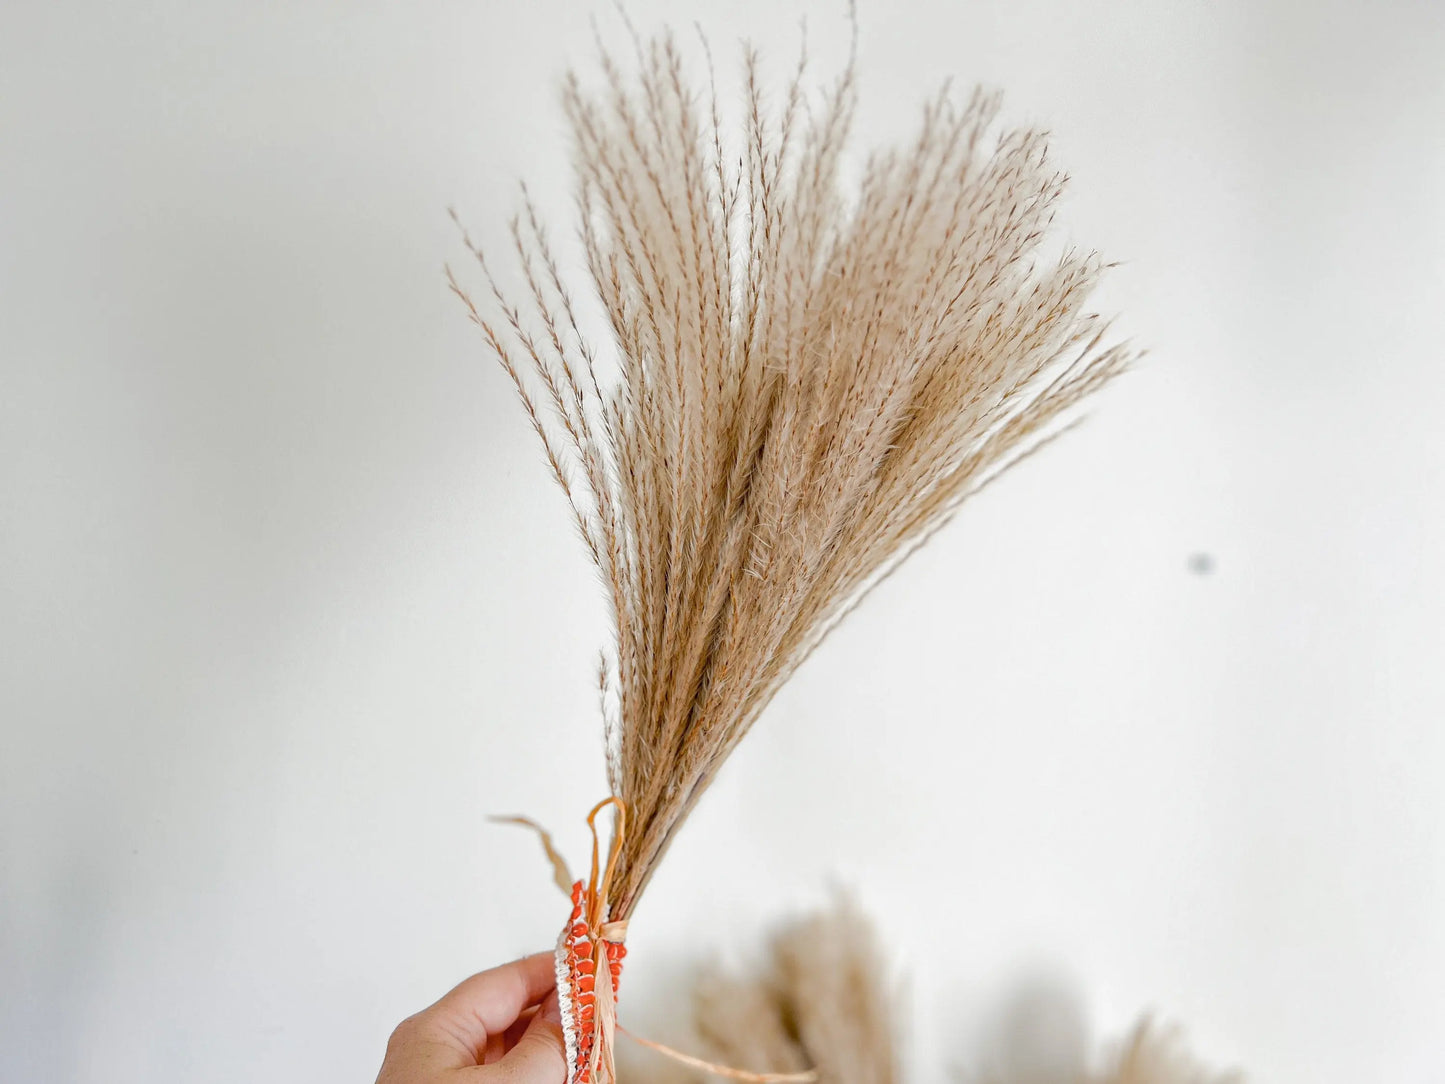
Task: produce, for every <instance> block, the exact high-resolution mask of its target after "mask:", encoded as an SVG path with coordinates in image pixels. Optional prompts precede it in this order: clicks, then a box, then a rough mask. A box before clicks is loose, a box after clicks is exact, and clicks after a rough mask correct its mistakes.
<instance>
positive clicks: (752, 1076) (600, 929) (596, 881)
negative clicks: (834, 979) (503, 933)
mask: <svg viewBox="0 0 1445 1084" xmlns="http://www.w3.org/2000/svg"><path fill="white" fill-rule="evenodd" d="M608 806H612V807H613V810H614V817H615V820H614V822H613V830H612V841H611V843H610V845H609V846H608V849H607V861H606V863H605V864H603V863H602V862H601V845H600V843H599V841H598V838H597V815H598V814H599V813H601V812H602V811H603V810H604V809H606V808H607V807H608ZM492 819H493V820H497V821H502V822H504V823H507V824H519V825H522V826H523V827H526V828H530V829H532V830H533V831H534V832H536V833H537V835H538V836H540V837H541V840H542V847H543V849H544V850H546V852H547V857H548V859H550V860H551V863H552V874H553V879H554V880H555V881H556V883H557V887H559V888H560V889H561V890H562V891H563V892H565V893H567V895H568V896H570V897H571V900H572V912H571V914H570V915H569V916H568V918H567V924H566V926H564V927H563V929H562V934H561V936H560V937H559V938H558V939H557V957H556V968H557V1001H558V1005H559V1006H560V1008H561V1010H562V1037H563V1041H564V1044H565V1046H566V1054H567V1084H615V1079H616V1078H615V1075H614V1073H613V1068H612V1060H613V1059H612V1048H613V1041H614V1034H615V1032H618V1031H621V1032H622V1033H623V1034H624V1035H626V1036H627V1037H628V1038H629V1039H632V1040H633V1041H634V1042H637V1043H640V1044H641V1045H643V1046H646V1047H648V1048H649V1049H652V1050H656V1051H658V1052H659V1053H661V1054H664V1055H666V1056H667V1057H669V1058H672V1059H674V1060H675V1061H679V1062H682V1063H683V1064H684V1065H689V1066H691V1067H692V1068H694V1069H702V1070H704V1071H706V1072H709V1073H714V1074H716V1075H718V1076H723V1077H730V1078H731V1079H733V1080H744V1081H751V1082H753V1084H810V1082H812V1081H816V1080H817V1079H818V1074H817V1073H816V1072H815V1071H813V1070H808V1071H807V1072H802V1073H754V1072H749V1071H748V1070H745V1069H732V1068H729V1067H727V1066H725V1065H714V1064H713V1063H711V1062H707V1061H703V1060H702V1059H700V1058H694V1057H692V1056H691V1055H688V1054H684V1053H682V1052H680V1051H677V1050H673V1049H671V1048H670V1047H666V1046H663V1045H662V1044H661V1043H655V1042H652V1041H651V1040H649V1039H643V1038H640V1037H639V1036H636V1035H633V1034H632V1033H631V1032H629V1031H627V1030H626V1029H624V1028H622V1027H621V1025H619V1024H618V1023H617V985H618V982H619V981H620V980H621V978H622V960H623V958H624V957H625V956H626V955H627V946H626V945H625V944H623V942H624V941H626V939H627V920H626V919H612V918H611V917H610V916H609V914H608V911H609V907H610V904H611V901H610V899H609V896H608V893H609V892H610V890H611V887H612V874H613V871H614V868H615V866H616V863H617V855H618V853H619V852H620V851H621V849H622V841H623V838H624V837H625V835H626V832H627V806H626V804H625V803H624V802H623V801H622V799H621V798H617V797H610V798H604V799H603V800H602V801H600V802H598V803H597V804H596V805H595V806H593V807H592V811H591V812H590V813H588V814H587V827H588V828H589V829H590V830H591V832H592V867H591V870H590V871H589V874H588V877H587V880H585V881H573V880H572V877H571V874H569V873H568V872H567V863H566V862H565V861H564V860H563V859H562V856H561V854H560V853H559V852H558V851H557V848H556V846H555V845H554V844H553V842H552V837H551V835H550V834H549V833H548V832H547V830H546V829H545V828H543V827H542V826H541V825H539V824H538V823H537V822H536V821H533V820H531V819H530V818H528V817H494V818H492Z"/></svg>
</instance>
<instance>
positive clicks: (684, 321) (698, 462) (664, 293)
mask: <svg viewBox="0 0 1445 1084" xmlns="http://www.w3.org/2000/svg"><path fill="white" fill-rule="evenodd" d="M633 44H634V47H635V64H636V70H635V72H634V73H633V74H630V75H629V74H626V73H625V72H624V70H623V67H622V66H621V64H620V63H619V62H618V61H617V60H615V59H614V58H613V57H611V56H610V55H608V54H607V53H606V52H605V51H604V53H603V56H602V62H601V64H602V73H603V76H604V78H603V82H602V85H601V87H600V88H598V89H596V90H589V89H586V88H584V87H583V85H582V83H581V82H580V81H579V79H578V78H577V77H576V76H575V75H572V76H569V78H568V80H567V83H566V90H565V104H566V111H567V116H568V118H569V120H570V122H571V128H572V133H573V138H574V142H575V158H576V164H577V195H578V203H579V206H580V211H581V241H582V248H583V251H584V253H585V257H586V262H587V267H588V269H589V271H590V273H591V280H592V281H591V284H590V286H591V289H593V290H595V292H596V294H597V296H598V298H599V299H600V301H601V304H602V308H603V310H604V312H605V315H606V320H607V323H608V326H609V329H610V333H611V341H610V342H609V343H608V344H607V346H606V348H605V349H601V348H599V347H598V346H597V345H596V344H594V343H592V342H590V341H589V340H588V338H587V337H586V336H585V335H584V334H583V333H582V331H581V327H580V325H581V323H582V321H581V320H580V319H579V316H578V309H577V306H576V303H575V302H574V298H573V294H572V292H571V291H572V287H571V286H569V284H567V283H565V282H564V281H563V279H562V276H561V274H560V272H559V265H558V260H557V258H556V256H555V255H554V252H553V249H552V247H551V243H550V241H549V239H548V235H547V231H546V230H545V229H544V227H543V225H542V222H541V216H540V215H539V213H538V212H537V209H536V208H535V207H534V206H533V205H532V203H531V201H530V199H529V198H526V197H525V193H524V210H523V212H522V213H521V214H520V215H518V216H517V217H516V218H515V219H514V220H513V222H512V240H513V243H514V247H515V249H516V255H517V258H518V260H519V262H520V267H521V271H522V274H523V276H524V278H525V282H526V291H527V294H528V302H527V304H526V305H525V307H524V306H519V305H517V304H514V303H513V302H512V301H510V300H509V299H508V297H507V296H506V294H505V293H504V291H502V290H501V289H500V288H499V287H498V285H497V283H496V281H495V280H494V278H493V276H492V273H491V272H490V270H488V269H487V264H486V261H485V259H484V257H483V254H482V253H481V251H480V250H478V249H477V248H476V247H475V246H474V245H472V243H471V241H470V240H468V241H467V245H468V247H469V248H470V249H471V250H472V251H473V252H474V254H475V255H476V256H477V258H478V260H479V261H480V262H481V265H482V270H483V274H484V277H485V279H486V281H487V283H488V284H489V288H490V299H489V300H488V301H487V302H486V303H476V302H473V301H472V300H471V298H470V297H469V296H468V294H467V293H466V291H465V290H464V289H463V288H462V286H461V285H460V284H459V282H458V280H457V279H456V278H455V277H454V276H452V275H451V273H450V271H449V272H448V274H449V279H450V282H451V285H452V287H453V289H454V290H455V291H456V293H457V294H458V296H460V297H461V298H462V299H463V301H464V302H465V303H466V305H467V307H468V311H469V312H470V314H471V317H472V319H473V320H474V321H475V322H476V323H477V324H478V325H479V326H480V327H481V328H482V331H483V333H484V335H485V338H486V341H487V343H488V344H489V345H490V347H491V350H492V351H493V352H494V353H495V354H496V356H497V357H498V358H499V359H500V361H501V363H502V365H503V366H504V368H505V369H506V371H507V373H508V374H509V375H510V377H511V379H512V381H513V382H514V383H515V385H516V389H517V391H518V393H519V394H520V396H521V399H522V402H523V405H524V407H525V409H526V411H527V414H528V416H529V417H530V419H531V421H532V424H533V426H534V427H535V429H536V431H537V434H538V436H539V437H540V438H541V441H542V446H543V449H544V451H545V454H546V457H547V460H548V463H549V464H550V467H551V470H552V473H553V474H554V476H555V477H556V479H557V481H558V483H559V484H560V485H561V487H562V489H563V491H564V492H565V494H566V496H567V499H568V501H569V503H570V505H571V508H572V512H573V515H574V516H575V520H576V525H577V528H578V530H579V532H580V534H581V536H582V538H583V540H584V542H585V544H586V547H587V550H588V552H589V554H590V555H591V558H592V560H593V561H594V562H595V563H596V565H597V568H598V570H599V571H600V573H601V576H602V579H603V582H604V583H605V584H606V587H607V593H608V596H609V602H610V608H611V619H612V621H613V623H614V624H615V629H616V637H615V644H614V645H613V650H611V651H610V652H606V653H604V656H603V660H602V665H601V669H600V682H601V686H602V691H603V702H604V717H605V727H606V733H607V747H608V776H609V783H610V786H611V788H612V792H613V794H614V795H616V796H617V797H619V798H621V799H622V800H623V801H624V802H625V803H626V808H627V811H628V816H627V831H626V834H625V838H624V839H623V841H622V845H621V852H620V855H619V857H618V862H617V868H616V871H615V877H614V879H613V881H612V893H611V897H610V899H609V901H608V903H609V909H608V913H609V915H610V917H611V918H612V919H614V920H618V919H623V920H625V919H626V918H627V917H628V916H629V915H630V914H631V912H632V910H633V908H634V906H635V905H636V903H637V900H638V898H639V896H640V894H641V893H642V891H643V889H644V888H645V886H646V885H647V882H648V879H649V878H650V876H651V875H652V872H653V871H654V869H655V868H656V866H657V863H658V861H659V860H660V858H661V857H662V855H663V853H664V852H665V851H666V849H667V847H668V846H669V844H670V843H671V842H672V840H673V838H674V835H675V833H676V831H677V828H678V827H679V825H680V824H681V823H682V821H683V819H684V818H685V817H686V815H687V814H688V812H689V811H690V810H691V808H692V807H693V805H694V803H695V802H696V801H697V800H698V798H699V796H700V795H701V794H702V793H703V791H704V790H705V789H706V788H707V786H708V784H709V782H710V781H711V780H712V778H713V777H714V775H715V774H716V772H717V770H718V768H719V767H720V765H721V764H722V763H723V761H724V760H725V759H726V757H727V756H728V754H729V753H730V752H731V751H732V749H733V748H734V747H735V746H736V745H737V743H738V742H739V741H740V740H741V739H742V738H743V736H744V735H746V733H747V732H748V729H749V727H750V726H751V725H752V723H753V721H754V720H755V719H756V718H757V716H758V714H759V713H760V712H761V711H762V710H763V708H764V707H765V706H766V705H767V703H768V702H769V700H770V699H771V698H772V697H773V695H774V693H775V692H776V691H777V689H778V687H779V686H780V685H781V684H782V683H783V682H784V681H785V680H786V679H787V678H788V676H789V675H790V674H792V673H793V671H794V670H795V669H796V668H797V667H798V665H799V664H800V663H801V662H802V661H803V660H804V659H805V658H806V657H807V656H808V654H809V652H811V651H812V650H813V649H814V648H815V647H816V646H817V645H818V643H819V642H820V641H821V640H822V639H823V638H824V637H825V636H826V635H827V633H828V632H829V630H830V629H831V628H832V627H833V626H834V625H835V624H836V623H837V622H838V621H839V620H840V619H841V618H842V617H843V616H844V615H845V614H846V613H847V612H848V610H849V609H850V608H851V607H852V606H853V605H854V604H856V603H857V601H858V600H859V598H860V597H861V596H862V595H863V594H864V593H865V592H867V591H868V590H869V589H870V588H871V587H872V586H874V585H875V584H877V583H878V581H879V580H880V579H882V578H883V577H884V576H886V575H887V574H888V572H889V571H890V570H891V569H892V568H894V567H895V566H896V565H897V564H898V563H899V562H900V561H902V560H903V559H904V558H905V557H906V556H907V555H908V554H909V553H910V552H911V551H912V550H913V549H914V548H915V547H916V546H918V545H919V544H921V543H922V542H923V541H924V540H925V539H927V538H928V537H929V535H930V534H931V533H932V532H933V531H935V530H937V529H938V527H939V526H941V525H942V524H943V523H944V522H945V521H946V520H948V518H949V517H950V516H951V515H952V514H953V513H954V511H955V510H956V509H957V508H958V506H959V504H960V502H962V501H963V500H965V499H966V498H967V497H969V496H970V495H972V494H974V493H976V492H977V491H978V490H979V489H980V488H982V487H983V486H984V485H986V484H987V483H988V482H989V481H990V480H992V479H993V478H994V477H996V476H997V475H998V474H999V473H1000V472H1001V471H1003V470H1005V469H1007V468H1008V467H1009V466H1010V465H1012V464H1013V463H1016V462H1017V461H1018V460H1019V459H1021V458H1022V457H1024V456H1026V455H1028V454H1029V453H1030V452H1032V451H1034V450H1035V449H1037V448H1038V447H1039V446H1040V445H1042V444H1043V443H1044V442H1046V441H1047V440H1049V439H1050V438H1051V437H1053V436H1054V435H1056V434H1057V433H1058V432H1059V431H1060V427H1061V423H1063V422H1064V421H1065V420H1066V418H1067V415H1068V414H1069V412H1070V410H1071V408H1073V407H1074V406H1076V404H1078V403H1079V402H1080V401H1081V400H1082V399H1084V398H1085V397H1087V396H1088V395H1090V394H1091V393H1092V392H1094V391H1096V390H1097V389H1098V388H1099V387H1100V386H1102V385H1103V384H1104V383H1106V382H1107V381H1108V380H1110V379H1111V378H1112V377H1114V376H1115V375H1116V374H1117V373H1119V372H1120V371H1121V370H1122V369H1123V368H1124V366H1125V364H1126V363H1127V361H1128V360H1129V352H1128V350H1127V349H1125V348H1124V347H1122V346H1119V345H1109V344H1107V343H1106V341H1105V339H1106V326H1105V324H1104V323H1103V322H1102V321H1101V320H1100V319H1099V317H1098V316H1096V315H1095V314H1093V313H1091V312H1089V311H1088V308H1087V306H1088V299H1089V295H1090V291H1091V290H1092V289H1093V287H1094V285H1095V283H1096V282H1097V280H1098V278H1099V275H1100V273H1101V272H1102V270H1103V269H1104V265H1103V263H1102V262H1101V261H1100V259H1099V258H1098V257H1096V256H1095V255H1093V254H1091V253H1086V252H1073V251H1071V252H1066V253H1064V254H1063V255H1061V256H1054V257H1050V256H1046V255H1045V243H1046V240H1047V239H1048V238H1049V236H1050V234H1049V227H1050V224H1051V220H1052V216H1053V212H1054V207H1055V204H1056V202H1057V200H1058V198H1059V196H1060V194H1061V192H1062V191H1063V188H1064V181H1065V179H1064V177H1063V175H1062V174H1061V173H1059V172H1058V171H1057V170H1056V169H1055V168H1054V167H1053V166H1051V165H1050V163H1049V160H1048V156H1047V153H1046V148H1045V140H1044V137H1043V135H1042V134H1041V133H1039V132H1037V131H1032V130H1005V131H1002V132H997V133H996V132H995V118H996V115H997V112H998V100H997V98H996V97H993V96H989V95H985V94H982V93H976V94H974V95H973V96H972V97H971V98H970V99H969V100H968V101H967V103H966V104H963V105H958V104H956V103H955V102H954V100H953V99H952V98H951V97H950V96H949V95H948V94H947V93H940V94H939V95H938V96H937V97H935V98H934V99H933V100H931V101H930V102H929V103H928V104H927V105H926V106H925V107H924V109H923V117H922V122H921V124H920V125H919V126H918V127H917V129H916V132H915V134H914V136H913V138H912V140H911V141H910V142H908V143H906V144H905V145H903V146H901V147H899V148H897V149H886V150H881V151H877V152H875V153H873V154H871V155H870V156H869V157H868V158H867V160H866V165H865V166H864V168H863V171H862V180H861V184H860V185H859V187H858V190H857V191H856V193H852V192H845V191H844V190H843V187H842V185H841V184H840V178H839V170H840V161H841V159H842V155H843V152H844V147H845V144H846V140H847V136H848V131H849V127H850V123H851V120H852V117H853V111H854V101H855V82H854V66H853V62H852V60H850V61H849V64H848V66H847V68H846V69H845V70H844V72H843V73H842V75H841V76H840V77H839V78H838V79H837V80H836V82H834V83H833V84H832V86H831V88H830V89H827V90H826V91H824V92H823V93H822V94H821V96H820V97H817V98H816V99H815V98H814V97H813V96H812V95H811V94H810V93H809V91H808V90H807V88H806V86H805V74H806V63H805V62H804V60H803V59H800V61H799V64H798V66H797V69H796V72H795V74H794V75H793V77H792V79H791V81H790V82H789V83H788V85H787V86H786V88H785V90H784V91H783V94H782V96H781V101H780V107H779V108H778V109H777V110H776V111H774V110H770V109H769V108H768V102H769V100H770V99H769V96H768V95H767V94H766V93H765V92H764V89H763V78H762V75H761V73H760V70H759V62H758V57H757V54H756V52H754V51H753V50H751V49H748V50H747V51H746V53H745V56H744V63H743V74H744V81H745V90H744V94H743V100H742V103H741V105H742V110H741V115H740V117H739V119H738V123H737V124H736V126H735V130H733V129H729V128H728V127H727V126H726V125H725V124H724V123H723V120H722V116H721V109H720V105H719V102H718V97H717V94H716V91H715V89H713V81H712V78H711V60H710V59H709V60H708V62H707V65H706V68H705V69H704V70H705V71H706V72H707V74H708V79H707V83H706V88H705V89H702V88H700V87H699V85H698V81H697V80H696V79H695V78H694V77H693V76H694V73H693V72H692V71H690V70H689V68H688V65H687V64H686V63H685V62H684V59H683V57H682V54H681V52H680V50H679V48H678V46H677V43H676V42H675V40H674V39H673V37H672V36H671V35H667V34H664V35H663V36H660V37H658V38H655V39H653V40H651V41H648V42H645V43H644V42H643V41H642V40H641V39H640V38H639V37H638V36H637V35H636V33H635V32H634V34H633Z"/></svg>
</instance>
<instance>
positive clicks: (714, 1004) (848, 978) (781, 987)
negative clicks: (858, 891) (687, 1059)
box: [693, 897, 902, 1084]
mask: <svg viewBox="0 0 1445 1084" xmlns="http://www.w3.org/2000/svg"><path fill="white" fill-rule="evenodd" d="M886 969H887V965H886V963H885V961H884V956H883V953H882V951H881V949H880V947H879V944H878V939H877V936H876V934H875V932H874V928H873V925H872V923H870V922H869V921H868V920H867V918H866V917H865V916H864V915H863V914H862V913H861V912H860V911H859V910H858V908H857V906H856V905H855V904H854V903H853V902H852V901H851V900H850V899H848V898H847V897H841V898H840V899H839V900H838V901H837V902H836V903H835V904H834V906H833V907H831V908H829V909H827V910H823V911H820V912H818V913H817V914H814V915H810V916H808V917H806V918H804V919H801V920H799V921H796V922H792V923H789V924H787V925H785V926H783V927H782V928H781V929H779V930H778V932H777V933H776V934H775V935H774V937H773V939H772V941H771V944H770V946H769V952H768V956H767V958H766V959H765V960H764V961H763V963H762V965H761V966H760V967H757V968H755V969H754V970H753V971H751V972H748V973H744V974H742V975H732V974H728V973H727V972H725V971H723V970H722V969H721V968H719V967H717V966H713V967H711V968H709V969H707V970H705V971H704V972H703V974H702V975H701V976H700V978H699V980H698V982H697V985H696V986H695V988H694V990H693V1023H694V1027H695V1028H696V1029H697V1032H698V1034H699V1035H700V1036H701V1038H702V1041H703V1043H704V1045H705V1046H706V1047H707V1048H708V1050H709V1052H710V1053H711V1054H712V1056H713V1057H714V1058H715V1059H716V1060H718V1061H721V1062H725V1063H726V1064H729V1065H739V1066H744V1067H746V1068H748V1069H752V1070H754V1071H757V1072H773V1073H778V1072H791V1071H796V1070H797V1069H799V1068H804V1067H807V1066H812V1067H813V1068H814V1069H816V1071H817V1074H818V1084H898V1082H899V1081H900V1080H901V1079H902V1073H901V1071H900V1069H899V1064H898V1056H899V1050H898V1046H899V1044H898V1037H897V1031H898V1026H897V1020H896V1014H895V1001H896V999H897V992H896V991H895V989H894V988H893V984H892V982H891V981H890V980H889V978H888V976H887V970H886Z"/></svg>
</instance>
